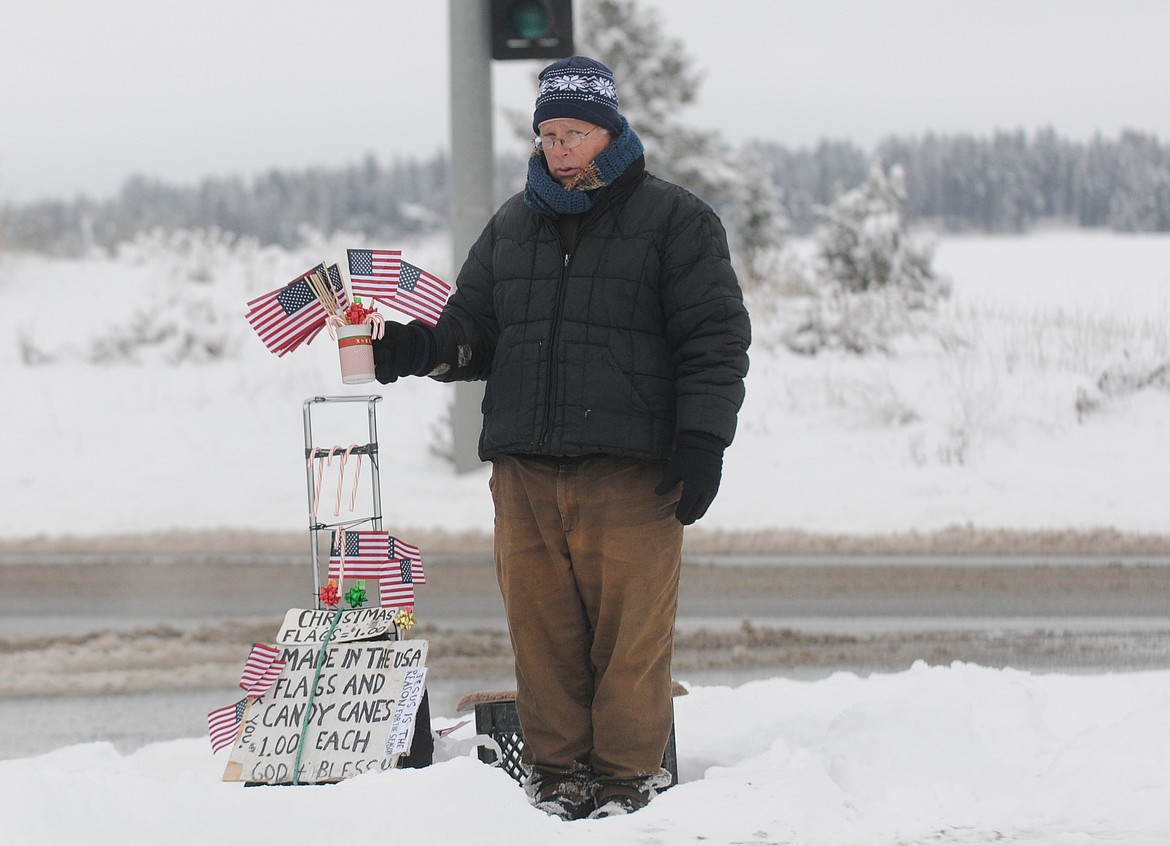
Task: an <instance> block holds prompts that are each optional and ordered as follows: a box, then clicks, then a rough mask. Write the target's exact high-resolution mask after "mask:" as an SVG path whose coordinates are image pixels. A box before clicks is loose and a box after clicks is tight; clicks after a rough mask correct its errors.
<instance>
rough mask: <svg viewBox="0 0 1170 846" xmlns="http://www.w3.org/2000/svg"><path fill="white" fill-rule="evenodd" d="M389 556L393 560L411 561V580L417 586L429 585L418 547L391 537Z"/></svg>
mask: <svg viewBox="0 0 1170 846" xmlns="http://www.w3.org/2000/svg"><path fill="white" fill-rule="evenodd" d="M389 555H390V558H391V560H393V559H397V558H407V559H409V560H410V576H411V579H412V580H413V581H414V583H415V584H416V585H425V584H426V583H427V577H426V574H425V573H423V565H422V553H420V552H419V551H418V547H417V546H415V545H414V544H411V543H407V542H406V541H401V540H399V539H398V538H396V537H394V536H393V535H391V536H390V548H389Z"/></svg>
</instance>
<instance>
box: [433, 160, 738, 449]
mask: <svg viewBox="0 0 1170 846" xmlns="http://www.w3.org/2000/svg"><path fill="white" fill-rule="evenodd" d="M434 337H435V340H436V359H435V360H436V361H437V362H439V367H438V369H437V371H436V372H433V373H432V376H433V378H436V379H439V380H441V381H456V380H472V379H486V380H487V386H486V390H485V394H484V401H483V414H484V423H483V433H482V435H481V437H480V445H479V453H480V457H481V458H483V459H485V460H487V459H490V458H492V457H494V456H496V455H502V454H526V455H547V456H574V455H589V454H607V455H617V456H631V457H638V458H652V459H662V458H667V457H669V456H670V453H671V449H672V447H673V444H674V437H675V433H676V432H683V431H690V432H700V433H704V434H706V435H709V436H711V437H713V438H715V439H717V440H718V441H719V442H721V443H722V444H724V445H726V444H730V443H731V439H732V437H733V436H734V434H735V422H736V414H737V413H738V411H739V407H740V405H741V403H742V402H743V394H744V389H743V379H744V376H745V375H746V373H747V368H748V357H747V348H748V345H749V343H750V340H751V329H750V326H749V322H748V315H747V311H746V309H745V308H744V304H743V297H742V294H741V292H740V289H739V283H738V281H737V279H736V276H735V272H734V271H733V270H732V267H731V262H730V257H729V254H728V248H727V236H726V234H725V232H724V230H723V226H722V224H721V223H720V222H719V219H718V217H717V216H716V215H715V213H714V212H713V211H712V210H711V208H710V207H709V206H707V204H705V203H704V202H702V201H701V200H699V199H698V198H697V197H695V196H694V195H692V194H690V193H688V192H687V191H685V190H683V189H682V188H679V187H678V186H676V185H672V184H670V183H668V182H664V181H663V180H661V179H658V178H656V177H654V176H652V175H650V174H648V173H646V172H645V169H644V160H643V159H638V160H637V161H636V162H635V163H634V164H633V165H631V166H630V167H629V168H628V169H627V170H626V172H625V173H624V174H622V176H621V177H619V178H618V179H617V180H616V181H615V182H614V184H613V185H612V186H610V187H609V188H608V189H607V190H606V191H605V192H604V193H603V194H602V196H601V197H600V198H599V199H598V201H597V203H596V204H595V206H594V208H593V209H592V210H591V211H590V212H589V213H587V214H586V215H584V217H583V219H582V220H581V223H580V228H579V230H578V236H577V243H576V247H575V248H574V250H573V252H572V253H571V254H566V253H565V251H564V250H563V249H562V246H561V240H560V236H559V234H558V229H557V225H556V223H555V221H553V220H552V219H550V218H547V217H545V216H543V215H540V214H538V213H537V212H535V211H533V210H532V209H531V208H529V207H528V206H526V205H525V204H524V202H523V199H522V196H521V195H519V194H518V195H516V196H514V197H512V198H511V199H509V200H508V201H507V202H505V203H504V204H503V206H501V207H500V209H499V211H497V212H496V214H495V215H494V216H493V217H492V219H491V221H490V222H489V223H488V225H487V227H486V228H485V229H484V230H483V233H482V234H481V235H480V237H479V239H478V240H477V241H476V243H475V244H474V246H473V247H472V248H471V251H470V253H469V254H468V257H467V260H466V262H465V263H464V265H463V268H462V270H460V272H459V277H458V281H457V284H456V291H455V293H454V294H453V295H452V297H451V299H450V301H449V302H448V303H447V306H446V308H445V309H444V311H443V315H442V317H441V318H440V320H439V323H438V325H437V326H436V327H435V335H434Z"/></svg>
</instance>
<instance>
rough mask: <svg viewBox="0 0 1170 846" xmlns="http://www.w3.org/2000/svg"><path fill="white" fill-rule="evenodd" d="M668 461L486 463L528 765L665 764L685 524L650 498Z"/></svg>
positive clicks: (636, 771)
mask: <svg viewBox="0 0 1170 846" xmlns="http://www.w3.org/2000/svg"><path fill="white" fill-rule="evenodd" d="M665 466H666V465H665V462H655V461H641V460H635V459H625V458H612V457H606V456H589V457H584V458H580V459H573V460H566V461H558V460H555V459H543V458H516V457H511V456H506V457H502V458H497V459H495V461H494V464H493V469H492V478H491V491H492V498H493V500H494V502H495V509H496V518H495V558H496V574H497V576H498V578H499V582H500V590H501V591H502V593H503V597H504V607H505V610H506V612H507V617H508V628H509V631H510V633H511V638H512V648H513V650H514V651H515V654H516V684H517V692H516V711H517V714H518V716H519V718H520V724H521V726H522V727H523V729H524V760H525V763H527V764H529V765H530V766H532V767H533V768H534V771H535V772H537V773H540V772H544V773H548V774H554V773H558V772H559V773H565V772H569V771H572V770H574V769H579V768H580V767H581V765H587V766H589V767H591V768H592V770H593V772H594V773H595V774H596V775H597V778H598V780H599V782H601V783H603V784H604V783H606V782H611V783H619V782H623V781H636V780H637V779H639V778H644V777H645V776H647V775H650V774H655V773H658V772H659V770H660V768H661V766H662V756H663V751H664V750H665V748H666V743H667V740H668V739H669V736H670V730H671V726H672V724H673V719H674V717H673V705H672V702H671V676H670V659H671V651H672V647H673V641H674V622H675V615H676V612H677V610H678V585H679V565H680V560H681V554H682V531H683V530H682V524H680V523H679V522H678V520H677V519H676V517H675V515H674V509H675V506H676V504H677V499H678V498H677V493H675V494H672V495H669V496H664V497H662V496H657V495H656V494H655V493H654V488H655V487H656V486H657V485H658V483H659V482H660V481H661V480H662V474H663V471H664V468H665Z"/></svg>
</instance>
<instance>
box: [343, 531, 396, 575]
mask: <svg viewBox="0 0 1170 846" xmlns="http://www.w3.org/2000/svg"><path fill="white" fill-rule="evenodd" d="M389 535H390V533H389V532H378V531H368V530H365V531H357V532H345V533H344V536H343V537H344V540H343V541H342V543H343V544H344V547H345V549H344V552H345V575H346V576H350V577H353V578H355V579H376V578H378V577H379V576H381V575H382V568H383V567H385V566H386V562H387V561H388V560H389V558H390V555H389V541H388V540H387V539H388V538H389ZM341 553H342V549H341V548H340V547H338V545H337V533H336V532H334V534H333V541H332V543H331V544H330V547H329V577H330V578H333V579H336V578H337V577H338V576H339V575H341V559H342V554H341Z"/></svg>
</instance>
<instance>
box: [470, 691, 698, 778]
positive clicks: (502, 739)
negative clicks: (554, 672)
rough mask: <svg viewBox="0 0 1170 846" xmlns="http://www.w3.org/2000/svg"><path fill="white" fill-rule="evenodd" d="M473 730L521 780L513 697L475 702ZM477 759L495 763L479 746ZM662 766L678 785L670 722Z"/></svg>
mask: <svg viewBox="0 0 1170 846" xmlns="http://www.w3.org/2000/svg"><path fill="white" fill-rule="evenodd" d="M475 731H476V734H483V735H487V736H488V737H490V738H491V739H492V740H494V741H495V742H496V743H498V744H499V746H500V752H501V754H502V755H503V760H501V761H500V767H501V768H502V769H503V770H504V772H506V773H507V774H508V775H510V776H511V777H512V778H514V779H516V781H518V782H523V781H524V775H525V773H524V765H523V763H522V762H521V760H520V755H521V753H522V752H523V750H524V729H522V728H521V727H520V718H519V717H518V716H517V715H516V700H515V699H497V700H493V701H490V702H477V703H476V704H475ZM479 760H481V761H483V762H484V763H485V764H495V763H496V753H495V750H493V749H489V748H487V747H484V746H481V747H479ZM662 768H663V769H664V770H666V771H667V772H669V773H670V784H669V785H667V787H672V786H674V785H676V784H678V753H677V751H676V749H675V744H674V724H673V723H672V724H671V726H670V738H669V739H668V740H667V742H666V751H665V753H664V754H663V756H662Z"/></svg>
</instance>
